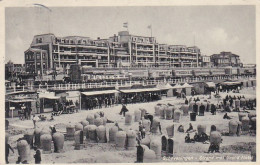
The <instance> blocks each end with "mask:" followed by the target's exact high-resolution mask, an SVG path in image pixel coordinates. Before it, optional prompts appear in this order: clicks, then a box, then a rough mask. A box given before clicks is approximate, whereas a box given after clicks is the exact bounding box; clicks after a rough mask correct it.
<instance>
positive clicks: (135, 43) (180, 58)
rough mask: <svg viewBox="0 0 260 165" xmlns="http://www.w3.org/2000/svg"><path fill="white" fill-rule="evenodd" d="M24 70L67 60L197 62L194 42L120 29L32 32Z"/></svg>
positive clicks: (158, 63) (194, 64) (104, 64)
mask: <svg viewBox="0 0 260 165" xmlns="http://www.w3.org/2000/svg"><path fill="white" fill-rule="evenodd" d="M24 54H25V67H26V71H28V72H32V73H36V74H43V73H45V72H46V71H47V70H49V69H53V68H56V67H60V68H61V67H62V68H68V67H69V66H70V65H71V64H81V65H82V66H89V67H197V66H201V53H200V49H199V48H198V47H196V46H193V47H186V46H184V45H166V44H159V43H157V42H156V39H155V38H154V37H144V36H136V35H131V34H129V32H128V31H121V32H119V33H118V35H114V36H112V37H109V38H108V39H100V38H97V39H96V40H93V39H91V38H89V37H80V36H68V37H56V36H55V35H54V34H43V35H36V36H34V38H33V41H32V43H31V45H30V48H29V49H28V50H26V51H25V53H24Z"/></svg>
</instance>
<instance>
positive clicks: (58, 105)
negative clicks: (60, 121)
mask: <svg viewBox="0 0 260 165" xmlns="http://www.w3.org/2000/svg"><path fill="white" fill-rule="evenodd" d="M78 109H79V102H78V100H76V102H75V103H74V102H73V101H72V100H66V101H65V102H62V101H55V103H54V104H53V112H52V115H54V116H58V115H61V114H63V113H66V114H68V113H74V112H78Z"/></svg>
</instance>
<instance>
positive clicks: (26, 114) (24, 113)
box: [18, 104, 32, 120]
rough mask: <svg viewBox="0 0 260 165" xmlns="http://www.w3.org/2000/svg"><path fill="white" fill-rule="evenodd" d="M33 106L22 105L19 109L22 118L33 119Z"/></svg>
mask: <svg viewBox="0 0 260 165" xmlns="http://www.w3.org/2000/svg"><path fill="white" fill-rule="evenodd" d="M31 115H32V108H31V107H30V106H28V105H27V106H26V105H25V104H21V105H20V109H19V110H18V116H19V119H20V120H31Z"/></svg>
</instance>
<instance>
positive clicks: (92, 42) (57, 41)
mask: <svg viewBox="0 0 260 165" xmlns="http://www.w3.org/2000/svg"><path fill="white" fill-rule="evenodd" d="M55 43H62V44H84V45H96V46H107V44H106V43H105V42H104V41H101V42H96V41H92V40H84V39H83V40H72V39H60V38H56V39H55Z"/></svg>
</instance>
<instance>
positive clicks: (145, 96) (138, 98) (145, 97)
mask: <svg viewBox="0 0 260 165" xmlns="http://www.w3.org/2000/svg"><path fill="white" fill-rule="evenodd" d="M160 99H161V97H160V96H159V95H158V94H157V93H139V94H133V95H132V94H131V95H130V94H125V95H124V96H122V97H121V99H120V103H121V104H126V105H127V104H134V103H145V102H152V101H156V100H160Z"/></svg>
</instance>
